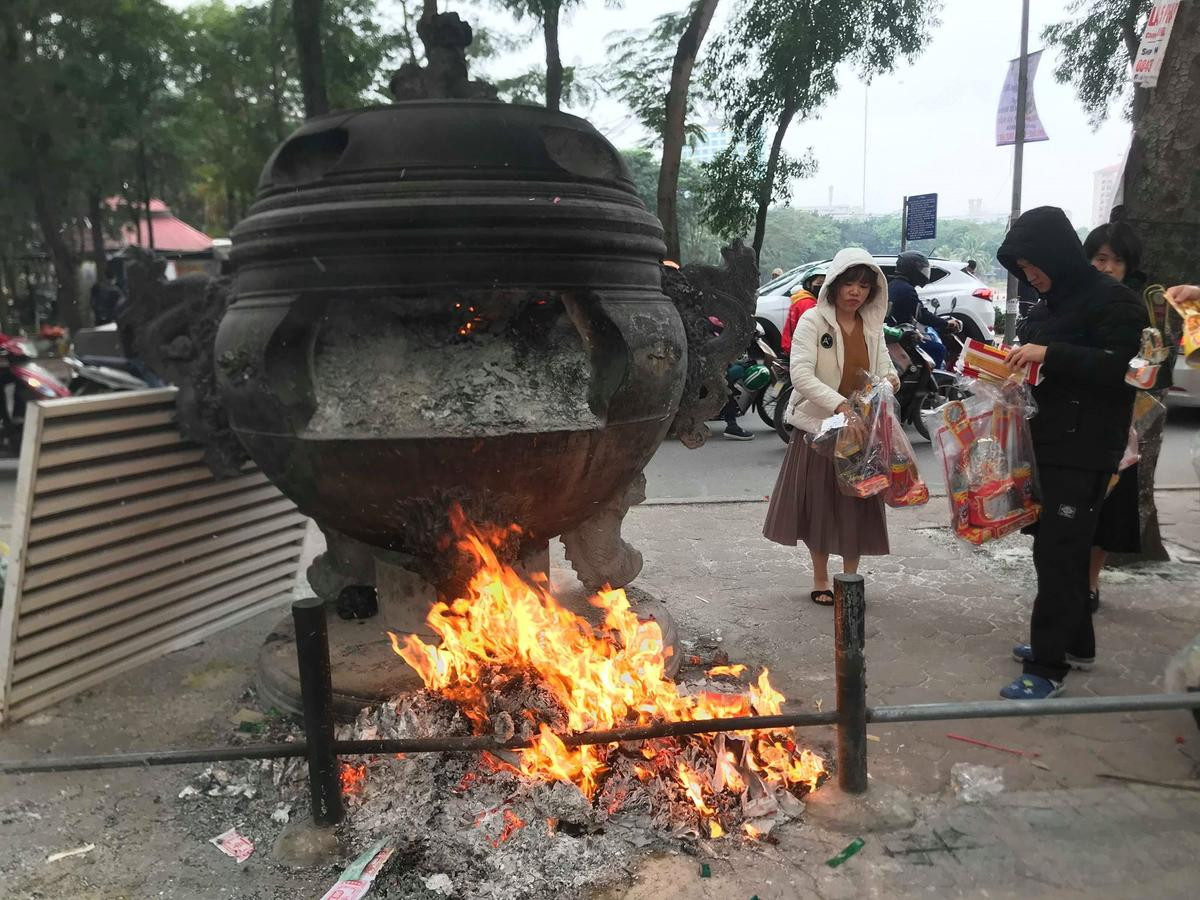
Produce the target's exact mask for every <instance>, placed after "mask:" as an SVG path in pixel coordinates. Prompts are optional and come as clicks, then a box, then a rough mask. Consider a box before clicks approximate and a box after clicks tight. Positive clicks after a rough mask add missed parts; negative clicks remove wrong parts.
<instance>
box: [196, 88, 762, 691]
mask: <svg viewBox="0 0 1200 900" xmlns="http://www.w3.org/2000/svg"><path fill="white" fill-rule="evenodd" d="M664 252H665V249H664V244H663V241H662V231H661V227H660V225H659V223H658V220H657V219H656V218H655V217H654V216H652V215H651V214H650V213H648V212H647V211H646V209H645V208H644V206H643V205H642V203H641V201H640V200H639V199H638V197H637V195H636V193H635V192H634V188H633V184H632V182H631V180H630V178H629V175H628V172H627V171H626V169H625V166H624V164H623V161H622V159H621V157H620V155H619V154H618V153H617V152H616V150H614V148H613V147H612V146H611V145H610V144H609V143H608V142H607V141H606V140H605V139H604V138H603V137H602V136H601V135H600V134H599V133H598V132H597V131H596V130H595V129H593V128H592V127H591V126H590V125H589V124H588V123H586V122H584V121H583V120H581V119H578V118H575V117H572V116H569V115H564V114H560V113H553V112H549V111H547V110H544V109H539V108H534V107H526V106H507V105H504V104H500V103H495V102H476V101H454V100H450V101H446V100H439V101H415V102H407V103H399V104H396V105H393V106H386V107H379V108H372V109H362V110H354V111H348V112H341V113H334V114H331V115H328V116H324V117H321V118H318V119H313V120H310V121H309V122H308V123H306V124H305V125H304V126H303V127H302V128H300V129H299V130H298V131H296V132H295V133H294V134H293V135H292V136H291V137H290V138H288V139H287V140H286V141H285V142H284V143H283V144H282V145H281V146H280V147H279V148H278V149H277V150H276V152H275V153H274V155H273V156H272V157H271V158H270V160H269V161H268V162H267V165H266V167H265V169H264V172H263V176H262V180H261V182H260V185H259V197H258V201H257V202H256V203H255V205H254V206H253V208H252V209H251V210H250V214H249V216H248V217H247V218H246V219H245V220H244V221H242V222H241V223H240V224H239V225H238V226H237V228H236V229H235V230H234V232H233V262H234V265H235V267H236V285H235V288H234V294H235V300H234V302H233V304H232V306H231V307H230V308H229V310H228V312H227V313H226V315H225V318H224V320H223V321H222V323H221V327H220V331H219V333H218V336H217V342H216V350H215V357H216V368H217V376H218V384H219V387H220V390H221V393H222V396H223V398H224V402H225V405H226V408H227V410H228V413H229V418H230V421H231V423H232V426H233V429H234V431H235V432H236V433H237V435H238V437H239V438H240V440H241V441H242V443H243V444H244V445H245V447H246V449H247V450H248V451H249V453H250V454H251V456H253V458H254V459H255V461H256V462H257V463H258V464H259V465H260V466H261V467H262V469H263V471H264V472H265V473H266V474H267V475H268V477H270V478H271V480H272V481H273V482H275V484H277V485H278V486H279V487H280V488H281V489H282V490H283V491H284V492H285V493H286V494H287V495H288V496H289V497H290V498H291V499H292V500H294V501H295V503H296V504H297V505H298V506H299V508H300V509H301V510H302V511H303V512H304V513H306V514H307V515H309V516H311V517H312V518H313V519H315V520H316V521H317V523H318V524H319V525H320V526H321V528H322V531H324V533H325V535H326V538H327V541H328V543H329V552H328V553H327V554H326V557H325V562H326V567H327V568H328V569H331V570H332V571H334V572H335V573H338V576H339V577H340V579H341V580H340V581H339V580H338V577H334V578H332V580H331V579H330V578H329V577H325V578H324V583H326V584H333V586H334V587H335V588H336V587H340V586H341V585H343V584H353V583H355V582H356V581H357V582H369V583H370V584H378V585H379V587H380V602H381V604H382V605H386V604H385V601H387V600H388V599H389V597H390V599H391V600H392V601H394V602H393V604H392V605H393V608H392V609H391V610H390V611H389V610H387V609H384V610H383V615H382V618H383V619H384V622H385V624H386V625H387V626H388V627H392V628H396V629H399V630H408V631H416V630H420V628H421V621H422V619H423V617H424V612H425V610H426V609H427V606H428V603H427V602H425V601H424V600H421V599H420V598H425V597H426V596H427V594H429V592H428V591H423V590H421V588H420V586H419V585H417V584H416V582H414V579H418V578H419V579H423V583H424V584H425V585H426V586H429V587H431V588H432V589H436V590H439V591H441V592H442V593H447V592H450V591H452V590H453V589H454V588H455V584H456V581H455V579H456V577H458V576H461V575H462V574H463V573H456V572H455V568H454V560H453V558H452V556H453V554H451V553H448V552H447V551H448V549H449V548H452V547H453V543H452V542H450V541H448V540H447V533H448V522H449V521H450V517H451V513H452V510H455V509H457V508H461V509H462V511H463V513H465V516H466V518H467V520H468V521H471V522H474V523H480V524H492V525H500V526H503V525H508V524H510V523H516V524H518V525H519V526H520V528H521V537H520V539H519V540H518V541H516V542H515V544H516V545H515V546H514V548H513V554H514V556H520V557H522V558H525V557H527V558H529V559H533V560H535V563H534V564H535V565H540V566H542V567H544V565H545V559H546V557H545V547H546V542H547V540H549V539H550V538H552V537H555V536H558V535H564V543H565V544H566V545H567V550H568V556H570V557H571V558H572V561H573V562H574V563H575V567H576V569H577V570H578V571H579V574H580V577H581V579H582V581H583V582H584V584H586V585H588V587H590V588H593V589H594V588H595V587H598V586H599V584H600V583H603V582H609V583H612V584H614V585H622V584H625V583H627V582H628V581H629V580H630V579H631V578H632V577H634V576H635V575H636V574H637V571H638V569H640V564H641V560H640V556H639V555H637V554H636V551H632V550H631V549H630V548H628V546H627V545H623V544H622V543H621V542H620V536H619V529H620V520H621V517H622V516H623V515H624V513H625V511H626V510H627V508H628V506H629V504H630V503H632V502H637V501H638V500H639V499H640V490H641V483H642V482H641V474H640V473H641V471H642V469H643V467H644V466H645V464H646V463H647V461H648V460H649V459H650V457H651V456H652V454H653V453H654V451H655V449H656V448H657V447H658V445H659V444H660V443H661V441H662V440H663V438H664V437H665V436H666V434H667V432H668V429H669V428H670V427H671V426H672V423H673V421H674V420H675V418H676V416H677V413H678V411H679V407H680V402H681V398H684V397H686V395H687V391H686V390H685V382H687V384H688V385H689V386H690V388H691V390H692V392H693V394H696V395H698V397H703V396H704V395H705V394H707V393H709V392H710V390H709V388H708V387H705V386H704V381H705V378H706V376H711V374H712V373H711V372H706V371H704V370H702V368H700V367H699V366H698V362H699V359H698V358H699V357H700V356H703V355H704V354H703V349H704V348H701V347H699V346H698V344H697V340H696V334H697V332H696V328H695V327H694V326H693V325H692V324H689V325H688V327H687V328H686V329H685V323H684V321H683V320H682V319H681V317H680V311H679V309H678V308H677V302H678V301H673V300H672V299H669V298H668V296H667V295H666V294H664V292H663V286H662V285H663V275H662V270H661V266H660V264H661V260H662V258H663V254H664ZM713 271H715V272H720V271H722V270H713ZM684 305H685V306H686V304H684ZM693 306H695V304H694V303H693ZM689 309H690V311H691V312H692V313H699V312H701V310H699V309H698V308H695V309H691V308H689ZM707 312H718V313H721V314H722V315H723V317H724V318H726V319H730V318H731V315H730V311H729V310H728V309H727V310H724V311H722V310H708V311H707ZM691 318H693V319H694V318H695V316H692V317H691ZM731 330H732V332H733V335H723V337H724V338H725V342H724V346H721V347H717V346H716V345H715V344H714V346H713V347H711V348H708V349H710V350H720V351H722V352H724V353H725V354H726V355H727V356H728V355H732V354H733V353H735V352H736V350H737V346H736V345H735V346H731V345H733V344H735V342H737V341H739V340H740V341H742V343H741V346H745V341H744V338H745V335H746V330H745V329H744V328H733V329H731ZM689 338H691V342H692V345H693V347H692V349H693V354H692V359H691V360H690V366H689ZM715 355H719V354H714V356H715ZM714 365H720V366H721V367H723V364H722V363H716V362H715V361H714ZM709 381H710V382H711V378H709ZM709 387H711V384H710V385H709ZM698 397H697V399H698ZM721 399H722V398H721V397H719V396H711V397H708V398H707V401H706V402H707V403H709V404H710V405H712V402H713V401H716V403H715V405H717V406H719V404H720V400H721ZM686 405H687V404H686V403H685V406H686ZM693 412H694V411H693ZM695 418H696V416H695V415H693V416H692V420H691V424H690V426H689V427H691V428H692V429H693V431H694V427H695V422H694V419H695ZM701 421H702V419H701ZM677 427H678V426H677ZM700 427H701V428H702V427H703V425H702V424H701V425H700ZM572 538H573V539H574V546H573V545H572V543H571V540H572ZM572 551H574V552H572ZM631 556H632V557H633V559H632V561H631ZM539 559H540V560H541V562H540V563H539V562H537V560H539ZM364 561H365V562H364ZM372 568H373V569H374V571H370V570H371V569H372ZM319 574H320V573H318V575H319ZM319 580H321V579H320V578H318V579H316V580H314V586H315V587H318V590H320V587H319V586H318V584H317V581H319ZM385 594H386V595H389V596H385ZM397 604H399V607H403V608H397ZM376 633H378V629H377V630H376ZM373 638H374V635H373ZM336 668H337V665H336V660H335V670H336ZM335 680H336V673H335Z"/></svg>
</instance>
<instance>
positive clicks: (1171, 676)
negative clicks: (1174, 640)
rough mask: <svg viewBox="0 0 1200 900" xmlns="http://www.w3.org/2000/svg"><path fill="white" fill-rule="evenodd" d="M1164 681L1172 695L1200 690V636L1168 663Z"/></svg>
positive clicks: (1193, 639)
mask: <svg viewBox="0 0 1200 900" xmlns="http://www.w3.org/2000/svg"><path fill="white" fill-rule="evenodd" d="M1164 681H1165V683H1166V690H1167V692H1168V693H1171V694H1182V693H1185V692H1187V691H1194V690H1200V634H1198V635H1196V636H1195V637H1194V638H1192V640H1191V642H1190V643H1188V644H1186V645H1185V646H1184V647H1183V649H1181V650H1180V651H1179V652H1178V653H1176V654H1175V655H1174V656H1172V657H1171V658H1170V659H1169V660H1168V661H1167V671H1166V678H1165V679H1164Z"/></svg>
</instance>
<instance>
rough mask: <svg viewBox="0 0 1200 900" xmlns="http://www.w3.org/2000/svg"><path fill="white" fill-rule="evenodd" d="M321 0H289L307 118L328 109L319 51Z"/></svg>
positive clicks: (323, 68)
mask: <svg viewBox="0 0 1200 900" xmlns="http://www.w3.org/2000/svg"><path fill="white" fill-rule="evenodd" d="M324 2H325V0H292V19H293V20H294V22H295V25H296V57H297V59H298V61H299V63H300V89H301V90H302V91H303V92H304V116H305V118H308V119H311V118H312V117H313V116H321V115H324V114H325V113H327V112H329V96H328V94H327V93H326V91H325V61H324V57H323V55H322V52H321V21H322V15H321V7H322V6H323V5H324Z"/></svg>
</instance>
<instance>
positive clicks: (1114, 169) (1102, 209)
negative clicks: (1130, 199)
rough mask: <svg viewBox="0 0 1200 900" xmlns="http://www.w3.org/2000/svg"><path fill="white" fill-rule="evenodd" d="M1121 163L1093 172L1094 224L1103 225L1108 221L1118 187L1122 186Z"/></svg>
mask: <svg viewBox="0 0 1200 900" xmlns="http://www.w3.org/2000/svg"><path fill="white" fill-rule="evenodd" d="M1122 170H1123V167H1122V166H1120V165H1115V166H1109V167H1107V168H1105V169H1097V170H1096V171H1095V172H1094V173H1093V174H1092V225H1093V226H1096V225H1103V224H1104V223H1105V222H1107V221H1108V215H1109V213H1110V212H1112V208H1113V205H1114V203H1115V201H1116V197H1117V189H1118V188H1119V187H1120V186H1121V173H1122Z"/></svg>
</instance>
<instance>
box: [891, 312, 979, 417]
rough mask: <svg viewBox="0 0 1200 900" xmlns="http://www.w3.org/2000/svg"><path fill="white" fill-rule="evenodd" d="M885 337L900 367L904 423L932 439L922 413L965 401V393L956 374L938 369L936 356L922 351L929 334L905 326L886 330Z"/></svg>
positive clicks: (898, 395) (900, 404) (899, 398)
mask: <svg viewBox="0 0 1200 900" xmlns="http://www.w3.org/2000/svg"><path fill="white" fill-rule="evenodd" d="M884 335H885V338H886V340H887V347H888V353H889V354H890V355H891V357H892V362H893V363H895V365H896V375H897V376H898V377H899V378H900V389H899V390H898V391H896V404H897V406H898V407H899V417H900V421H901V422H905V423H912V425H913V426H914V427H915V428H916V429H917V433H918V434H920V435H921V437H923V438H925V439H926V440H929V429H928V428H927V427H926V426H925V421H924V418H923V417H922V413H923V412H924V411H926V410H930V409H936V408H937V407H939V406H941V405H942V404H943V403H946V402H947V401H949V400H958V399H961V398H962V397H963V396H964V394H963V392H962V390H961V389H960V388H959V387H958V386H957V383H956V382H957V379H956V378H955V376H954V373H953V372H949V371H947V370H945V369H939V368H938V367H937V366H935V365H934V362H933V357H931V356H930V355H929V354H928V353H926V352H925V350H924V349H923V348H922V346H921V343H922V341H924V340H925V335H924V334H923V333H922V330H921V329H918V328H917V327H916V326H914V325H901V326H899V327H898V328H890V327H889V328H885V329H884ZM961 346H962V345H961V344H959V347H960V348H961ZM955 357H956V358H957V353H956V354H955ZM947 359H949V347H947Z"/></svg>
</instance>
